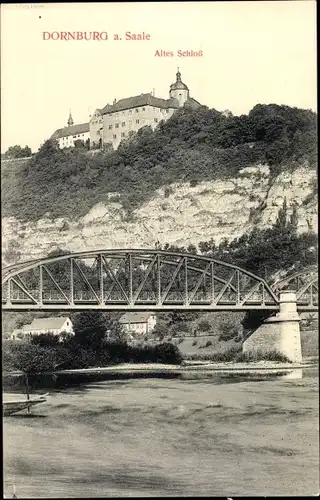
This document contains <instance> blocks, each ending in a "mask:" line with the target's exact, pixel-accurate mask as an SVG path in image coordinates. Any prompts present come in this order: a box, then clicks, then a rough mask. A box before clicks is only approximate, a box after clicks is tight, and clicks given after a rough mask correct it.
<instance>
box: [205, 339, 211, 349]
mask: <svg viewBox="0 0 320 500" xmlns="http://www.w3.org/2000/svg"><path fill="white" fill-rule="evenodd" d="M211 345H212V342H211V340H208V341H207V342H206V343H205V345H204V347H210V346H211Z"/></svg>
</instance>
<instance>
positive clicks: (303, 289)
mask: <svg viewBox="0 0 320 500" xmlns="http://www.w3.org/2000/svg"><path fill="white" fill-rule="evenodd" d="M314 283H315V281H311V282H310V281H309V283H306V284H305V285H304V286H303V287H302V288H300V290H299V293H297V300H298V299H300V297H301V296H302V295H303V294H304V293H306V291H307V290H308V288H309V286H313V285H314Z"/></svg>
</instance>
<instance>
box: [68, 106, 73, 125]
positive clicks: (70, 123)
mask: <svg viewBox="0 0 320 500" xmlns="http://www.w3.org/2000/svg"><path fill="white" fill-rule="evenodd" d="M73 123H74V122H73V118H72V115H71V109H70V112H69V118H68V127H72V125H73Z"/></svg>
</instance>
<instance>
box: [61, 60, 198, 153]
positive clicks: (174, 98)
mask: <svg viewBox="0 0 320 500" xmlns="http://www.w3.org/2000/svg"><path fill="white" fill-rule="evenodd" d="M199 106H201V104H200V103H199V102H198V101H196V100H195V99H193V98H192V97H190V92H189V89H188V87H187V85H186V84H185V83H183V81H182V80H181V73H180V71H179V68H178V71H177V74H176V81H175V83H173V84H172V85H170V90H169V99H161V98H160V97H155V95H154V92H152V93H148V94H140V95H138V96H133V97H127V98H124V99H120V100H119V101H116V99H115V100H114V101H113V104H106V105H105V106H104V107H103V108H101V109H96V110H95V112H94V113H93V115H92V117H91V118H90V122H89V123H83V124H80V125H74V124H73V119H72V116H71V112H70V115H69V119H68V126H67V127H64V128H62V129H58V130H56V131H55V132H54V134H53V135H52V136H51V138H54V139H57V140H58V142H59V146H60V148H65V147H72V146H74V143H75V141H77V140H82V141H84V142H85V141H87V140H88V139H89V140H90V148H91V149H97V148H103V147H104V146H105V145H107V144H111V145H112V147H113V148H114V149H117V147H118V146H119V144H120V142H121V141H122V140H123V139H125V138H126V137H129V136H130V135H131V134H133V133H135V132H137V131H138V130H139V129H140V128H141V127H145V126H151V127H152V129H154V128H155V127H156V126H157V125H158V123H160V121H161V120H167V119H168V118H170V116H172V115H173V113H174V112H175V111H176V110H177V109H179V108H181V107H189V108H191V109H196V108H198V107H199Z"/></svg>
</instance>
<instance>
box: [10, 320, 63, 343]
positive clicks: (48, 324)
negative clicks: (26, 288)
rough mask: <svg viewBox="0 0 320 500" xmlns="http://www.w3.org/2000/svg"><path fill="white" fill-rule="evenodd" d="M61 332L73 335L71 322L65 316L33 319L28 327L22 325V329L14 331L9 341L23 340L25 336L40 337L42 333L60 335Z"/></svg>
mask: <svg viewBox="0 0 320 500" xmlns="http://www.w3.org/2000/svg"><path fill="white" fill-rule="evenodd" d="M63 332H66V333H71V334H73V325H72V321H71V319H70V318H68V317H67V316H62V317H59V316H56V317H53V318H35V319H34V320H33V321H32V323H31V324H30V325H23V327H22V328H20V329H16V330H14V331H13V333H12V335H11V339H12V340H17V339H23V338H25V337H26V336H33V335H42V334H44V333H53V334H54V335H61V333H63Z"/></svg>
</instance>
